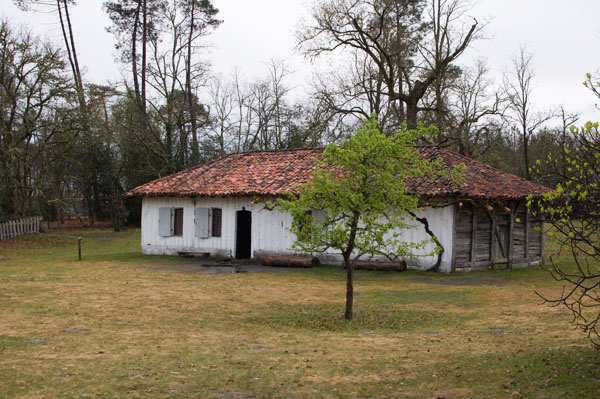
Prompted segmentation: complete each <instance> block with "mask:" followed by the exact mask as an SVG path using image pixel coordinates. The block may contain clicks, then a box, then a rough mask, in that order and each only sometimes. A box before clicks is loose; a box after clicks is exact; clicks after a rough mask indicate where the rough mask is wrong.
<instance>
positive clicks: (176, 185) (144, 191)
mask: <svg viewBox="0 0 600 399" xmlns="http://www.w3.org/2000/svg"><path fill="white" fill-rule="evenodd" d="M418 150H419V152H420V153H421V154H422V156H423V157H425V158H427V159H430V160H435V159H437V158H439V157H441V158H442V160H443V163H444V165H446V166H447V167H449V168H451V167H454V166H456V165H459V164H460V163H464V164H465V165H466V166H467V169H466V172H465V174H464V178H465V182H464V183H462V184H460V185H459V186H458V187H456V188H453V187H452V186H451V185H450V184H449V183H448V182H447V181H442V180H438V181H432V180H431V179H427V178H425V179H420V180H419V181H417V182H415V181H408V182H407V184H408V186H409V189H410V191H412V192H413V193H414V194H419V195H422V196H431V197H439V196H453V197H461V198H485V199H516V198H523V197H526V196H527V195H529V194H533V195H534V196H539V195H541V194H542V193H544V192H546V191H549V189H547V188H545V187H542V186H539V185H537V184H535V183H532V182H530V181H527V180H525V179H522V178H520V177H517V176H514V175H511V174H509V173H506V172H502V171H499V170H497V169H494V168H492V167H491V166H488V165H485V164H483V163H481V162H478V161H475V160H472V159H470V158H467V157H464V156H462V155H458V154H455V153H453V152H451V151H448V150H445V149H442V148H439V147H434V146H430V147H418ZM322 152H323V150H322V149H299V150H279V151H260V152H247V153H238V154H230V155H226V156H224V157H223V158H220V159H217V160H215V161H212V162H208V163H205V164H204V165H200V166H197V167H194V168H191V169H187V170H184V171H181V172H179V173H176V174H173V175H170V176H166V177H163V178H161V179H158V180H154V181H151V182H149V183H146V184H144V185H142V186H139V187H136V188H134V189H133V190H131V191H129V192H128V193H126V194H125V196H126V197H138V196H139V197H188V196H207V197H218V196H254V195H265V196H270V195H273V196H277V195H281V194H283V193H284V192H286V191H294V188H295V187H296V186H298V185H300V184H303V183H305V182H306V181H307V180H308V179H309V178H310V176H311V173H312V170H313V165H314V161H315V159H316V158H318V157H319V156H320V155H321V154H322Z"/></svg>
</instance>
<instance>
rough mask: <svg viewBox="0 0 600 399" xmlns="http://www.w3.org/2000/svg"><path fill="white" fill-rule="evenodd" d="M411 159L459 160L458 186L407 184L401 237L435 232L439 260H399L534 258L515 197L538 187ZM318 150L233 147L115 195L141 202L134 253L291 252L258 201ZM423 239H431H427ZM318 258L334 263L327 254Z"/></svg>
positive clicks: (531, 233) (414, 263)
mask: <svg viewBox="0 0 600 399" xmlns="http://www.w3.org/2000/svg"><path fill="white" fill-rule="evenodd" d="M418 150H419V152H420V153H421V156H423V157H425V158H428V159H430V160H435V159H437V158H442V161H443V163H444V164H445V165H446V166H447V167H449V168H452V167H454V166H456V165H458V164H460V163H464V164H465V165H466V172H465V174H464V177H465V182H464V183H463V184H461V185H459V186H458V187H452V186H451V185H450V184H448V182H446V181H430V180H426V179H425V180H421V181H415V182H408V184H409V187H410V190H411V191H412V192H413V193H414V194H417V195H419V196H420V199H421V203H422V206H423V208H422V210H420V211H419V212H418V214H417V216H418V217H419V219H421V222H417V221H415V222H414V223H415V224H416V226H417V228H416V229H412V230H407V231H405V232H404V234H405V237H406V239H407V240H408V241H413V242H416V241H421V240H423V239H427V238H430V234H428V233H427V231H426V228H425V225H424V224H423V223H422V222H423V221H425V222H426V223H427V224H428V229H429V231H430V232H432V233H433V234H435V236H436V237H437V239H438V241H439V243H440V245H441V246H442V247H443V248H444V251H443V252H442V254H441V256H440V257H439V258H438V256H424V254H426V253H430V252H431V249H432V248H433V247H430V248H426V249H424V250H423V252H421V253H418V252H417V253H414V254H413V256H411V257H410V258H409V259H406V261H407V263H408V266H409V267H413V268H420V269H428V268H430V267H431V266H432V265H435V264H436V263H437V264H438V266H439V270H440V271H444V272H450V271H455V270H471V269H476V268H490V267H505V268H512V267H515V266H525V265H530V264H536V263H538V262H540V261H541V260H542V258H543V251H544V235H543V234H542V231H543V221H541V220H534V219H533V218H532V217H531V215H530V214H529V213H528V212H527V209H526V207H525V197H527V196H528V195H530V194H531V195H533V196H534V197H536V196H540V195H541V194H542V193H544V192H546V191H547V190H548V189H546V188H544V187H541V186H539V185H536V184H534V183H531V182H529V181H527V180H524V179H521V178H519V177H517V176H514V175H511V174H508V173H505V172H501V171H499V170H496V169H494V168H492V167H490V166H487V165H485V164H482V163H480V162H477V161H474V160H472V159H469V158H466V157H464V156H461V155H458V154H455V153H453V152H450V151H448V150H444V149H441V148H439V147H434V146H431V147H419V148H418ZM322 151H323V150H321V149H298V150H278V151H260V152H247V153H238V154H231V155H227V156H224V157H223V158H220V159H218V160H216V161H213V162H208V163H206V164H203V165H200V166H197V167H194V168H191V169H187V170H184V171H182V172H179V173H176V174H173V175H171V176H167V177H164V178H161V179H158V180H155V181H152V182H149V183H147V184H144V185H142V186H140V187H137V188H135V189H133V190H131V191H130V192H128V193H126V194H125V195H126V196H128V197H135V196H139V197H142V198H143V203H142V243H141V244H142V253H144V254H157V255H164V254H167V255H175V254H178V253H184V252H191V253H205V254H210V255H222V256H226V257H235V258H256V257H261V256H265V255H291V254H293V252H292V251H291V250H290V248H291V246H292V243H293V242H294V240H295V237H294V235H293V234H292V233H290V232H289V230H288V228H289V227H290V225H291V216H290V215H289V214H287V213H284V212H282V211H279V210H269V209H267V208H266V207H265V202H267V201H269V200H273V199H274V198H276V197H277V196H280V195H282V194H283V193H284V192H286V191H291V192H294V191H295V187H297V186H298V185H300V184H302V183H304V182H306V181H307V180H308V179H309V178H310V177H311V174H312V170H313V166H314V161H315V159H317V158H318V157H320V155H321V154H322ZM432 245H433V244H432ZM322 260H323V261H324V262H325V263H327V262H336V261H339V260H340V259H339V258H337V257H336V254H335V253H334V252H332V253H330V254H325V255H323V256H322Z"/></svg>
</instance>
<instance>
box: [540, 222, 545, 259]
mask: <svg viewBox="0 0 600 399" xmlns="http://www.w3.org/2000/svg"><path fill="white" fill-rule="evenodd" d="M540 232H541V235H540V240H541V243H540V245H541V247H542V248H541V251H540V252H541V253H540V256H541V258H542V265H545V264H546V262H545V261H544V259H545V257H544V251H545V250H546V229H545V226H544V217H542V218H541V219H540Z"/></svg>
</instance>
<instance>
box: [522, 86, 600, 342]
mask: <svg viewBox="0 0 600 399" xmlns="http://www.w3.org/2000/svg"><path fill="white" fill-rule="evenodd" d="M585 85H586V86H587V87H588V88H590V89H591V90H592V91H593V92H594V94H596V96H597V97H600V91H599V89H600V82H594V81H593V80H592V76H591V75H588V76H587V81H586V83H585ZM599 126H600V125H599V124H598V123H591V122H587V123H586V124H585V125H584V126H582V127H580V128H575V127H574V126H571V133H572V135H573V144H572V145H571V146H569V147H567V146H565V147H564V148H563V154H562V158H561V159H557V158H556V157H552V156H548V158H547V159H546V160H545V161H544V162H541V161H538V162H537V163H536V166H535V167H534V168H533V169H534V171H536V172H538V171H539V170H540V168H541V166H542V165H543V163H545V164H546V165H547V166H554V170H555V171H556V173H557V174H558V175H559V178H560V181H562V183H560V184H558V185H557V187H556V190H555V191H554V192H551V193H548V194H546V195H544V197H543V198H542V199H541V200H539V201H533V200H532V199H530V200H529V205H530V206H533V209H536V212H539V213H541V214H543V215H545V216H546V221H547V222H548V223H549V224H550V225H551V226H552V230H551V231H550V232H549V233H548V234H549V235H552V236H553V238H554V239H555V240H556V241H557V242H558V244H559V248H560V249H559V254H561V253H566V254H568V255H570V256H572V258H573V260H574V263H575V265H574V267H573V266H571V265H569V264H562V263H560V262H559V261H558V260H557V259H554V258H552V259H551V261H550V262H549V266H548V268H549V271H550V272H551V274H552V277H554V279H555V280H557V281H561V282H563V283H564V286H563V290H562V292H561V294H560V295H559V296H558V297H549V296H547V295H543V294H540V293H538V295H540V296H541V297H542V299H544V301H545V302H546V303H548V304H549V305H550V306H565V307H566V308H567V309H569V310H570V311H571V313H572V314H573V319H572V324H573V325H575V326H576V327H577V328H579V329H581V330H582V331H583V332H585V333H586V334H587V335H588V337H590V339H591V340H592V343H593V344H594V345H595V346H596V347H599V348H600V324H599V322H600V132H599ZM562 165H565V166H564V167H562Z"/></svg>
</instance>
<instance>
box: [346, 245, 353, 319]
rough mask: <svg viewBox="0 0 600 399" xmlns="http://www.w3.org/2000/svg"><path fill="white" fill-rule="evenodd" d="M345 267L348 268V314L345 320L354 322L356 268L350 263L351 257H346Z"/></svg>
mask: <svg viewBox="0 0 600 399" xmlns="http://www.w3.org/2000/svg"><path fill="white" fill-rule="evenodd" d="M344 265H345V266H346V313H345V314H344V318H345V319H346V320H352V307H353V302H354V267H353V266H352V263H351V262H350V257H349V256H344Z"/></svg>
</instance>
